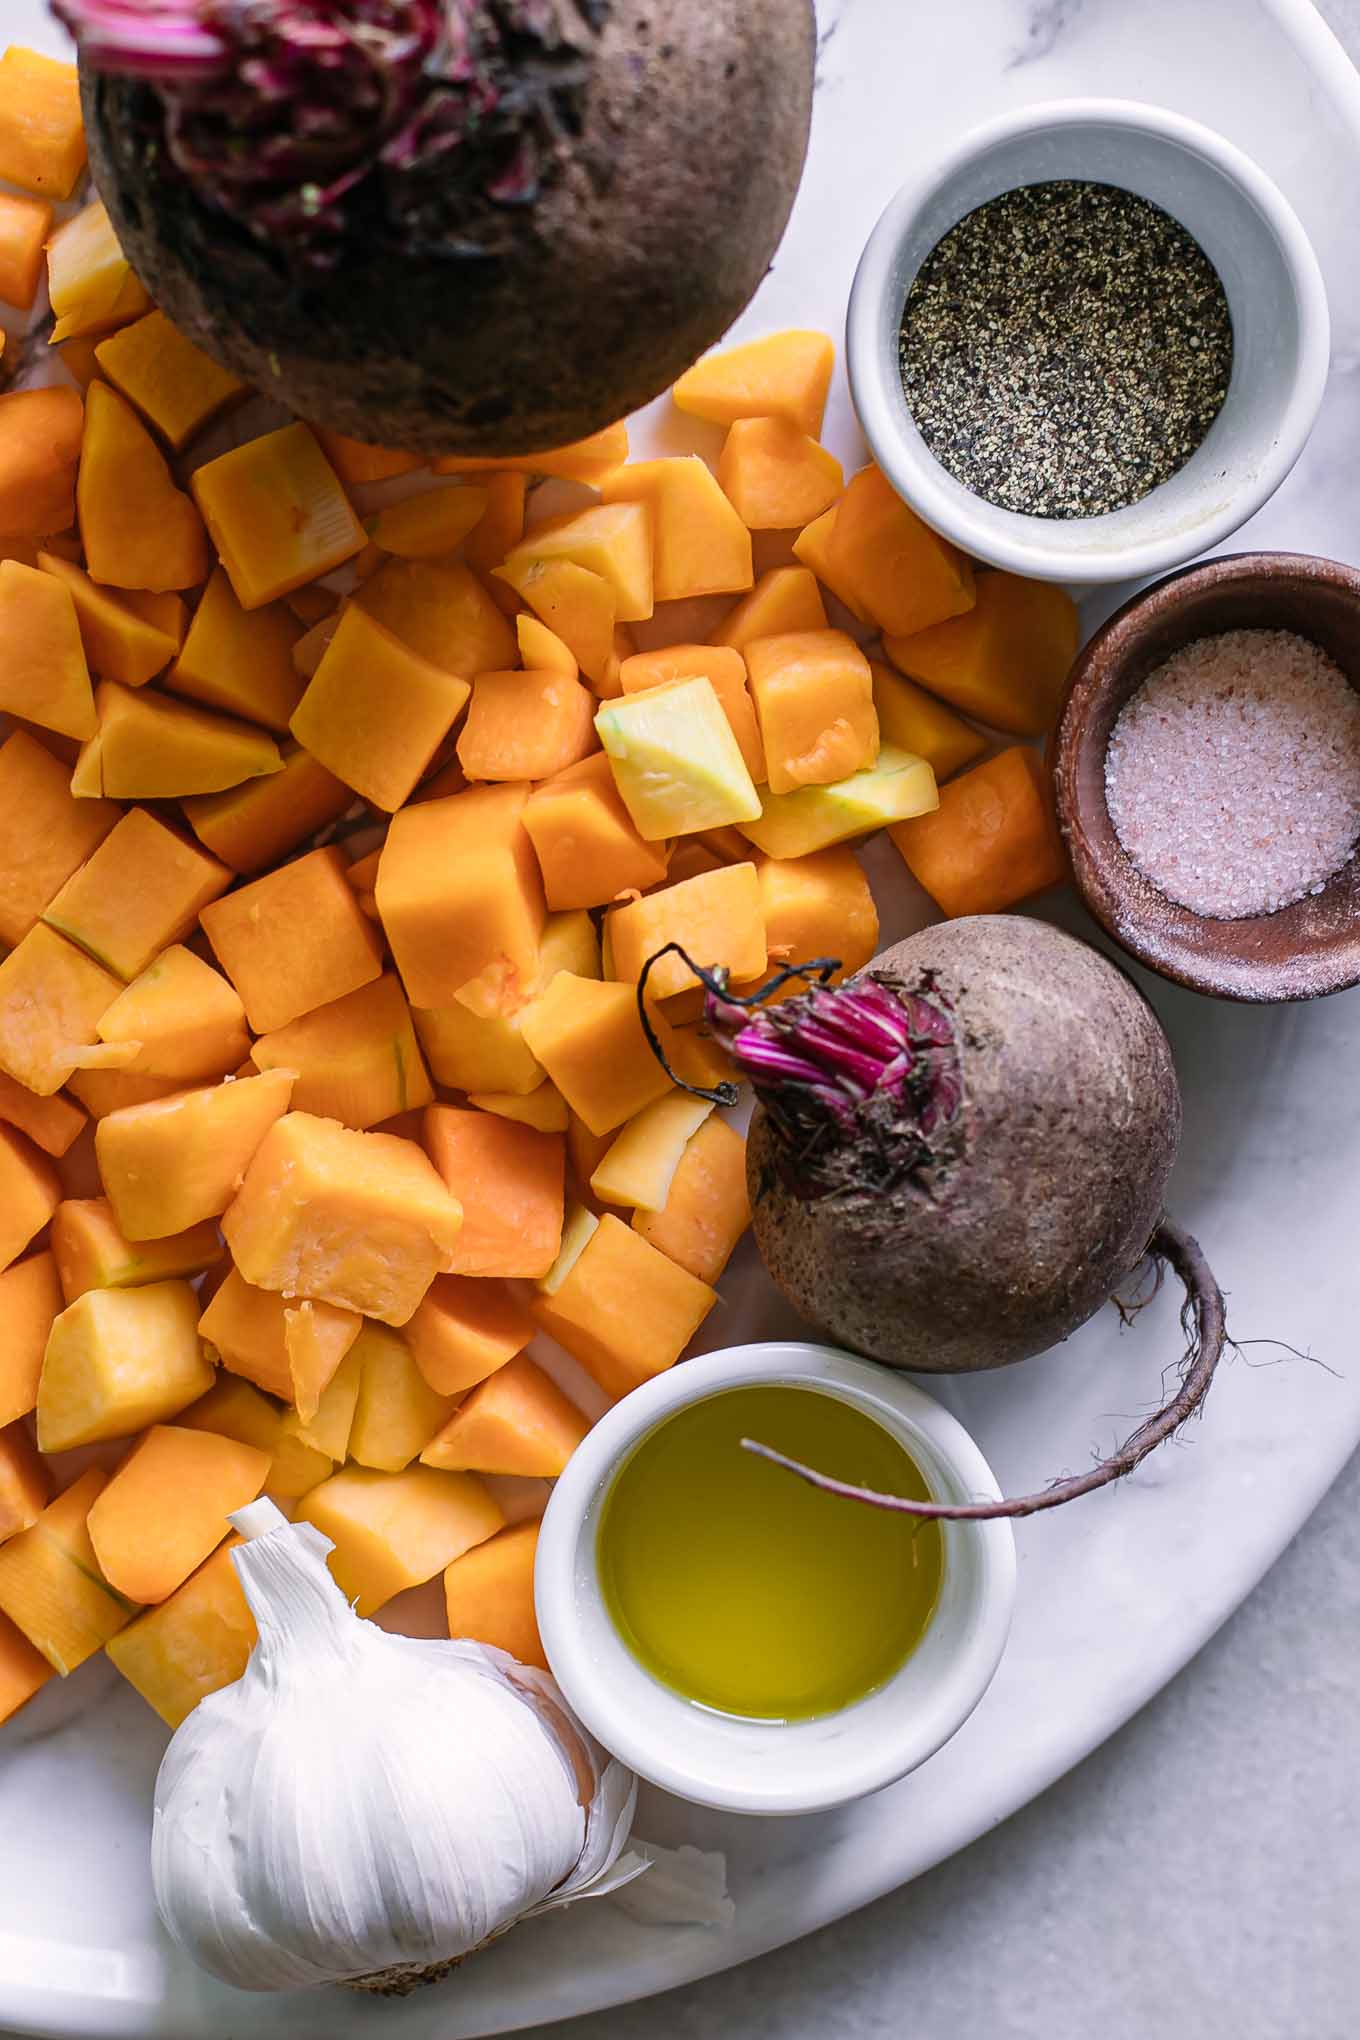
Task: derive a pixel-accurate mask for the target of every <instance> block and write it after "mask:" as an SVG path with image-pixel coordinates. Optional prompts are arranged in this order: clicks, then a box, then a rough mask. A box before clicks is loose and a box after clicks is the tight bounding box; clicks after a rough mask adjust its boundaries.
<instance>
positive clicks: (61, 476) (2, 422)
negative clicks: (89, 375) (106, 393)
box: [0, 386, 85, 541]
mask: <svg viewBox="0 0 1360 2040" xmlns="http://www.w3.org/2000/svg"><path fill="white" fill-rule="evenodd" d="M84 427H85V406H84V404H83V403H82V401H81V398H80V394H79V392H78V391H77V390H71V389H67V388H65V387H64V386H62V387H60V388H53V389H41V390H10V391H9V392H7V393H6V394H5V395H4V396H0V541H3V540H7V539H15V538H48V537H50V535H51V534H52V533H53V532H54V531H67V530H69V528H70V526H71V525H72V524H73V523H74V521H75V514H76V474H77V471H78V469H79V466H80V446H81V439H82V437H83V434H84Z"/></svg>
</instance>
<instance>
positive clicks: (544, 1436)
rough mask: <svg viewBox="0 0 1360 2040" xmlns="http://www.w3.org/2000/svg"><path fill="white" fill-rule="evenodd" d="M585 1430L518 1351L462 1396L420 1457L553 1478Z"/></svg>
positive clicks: (468, 1468) (452, 1466)
mask: <svg viewBox="0 0 1360 2040" xmlns="http://www.w3.org/2000/svg"><path fill="white" fill-rule="evenodd" d="M589 1429H590V1426H589V1424H588V1423H587V1421H586V1419H585V1417H584V1416H582V1414H581V1412H580V1410H578V1409H577V1407H576V1405H575V1403H573V1402H569V1401H568V1399H567V1397H566V1396H564V1395H563V1393H562V1391H561V1389H560V1388H559V1387H558V1386H557V1384H556V1382H554V1381H551V1380H549V1378H548V1376H547V1375H546V1374H545V1373H544V1372H543V1370H542V1369H541V1368H539V1367H535V1366H534V1364H533V1362H532V1360H530V1359H529V1358H528V1356H527V1355H526V1354H524V1353H519V1354H517V1355H516V1356H515V1358H514V1359H513V1360H507V1361H506V1363H505V1365H504V1367H500V1368H498V1369H497V1371H496V1372H495V1373H494V1374H492V1375H489V1376H488V1378H487V1379H486V1380H485V1381H483V1382H480V1383H479V1384H478V1386H477V1387H476V1388H474V1389H473V1390H472V1391H471V1393H470V1394H469V1395H467V1396H466V1397H465V1398H464V1400H463V1401H462V1402H461V1403H460V1404H459V1406H458V1408H457V1409H456V1410H454V1412H453V1414H452V1415H451V1416H450V1417H449V1418H448V1420H447V1422H446V1423H445V1425H444V1427H443V1429H442V1430H441V1431H440V1432H439V1433H438V1435H437V1436H436V1437H434V1438H432V1439H431V1440H430V1441H429V1443H428V1444H427V1445H426V1447H425V1450H424V1451H423V1452H422V1453H421V1455H420V1458H421V1463H422V1465H424V1466H442V1467H447V1468H448V1469H449V1471H450V1472H454V1473H510V1474H519V1475H521V1476H524V1477H525V1478H528V1479H531V1480H535V1479H536V1480H555V1479H556V1478H557V1476H558V1474H560V1473H562V1472H564V1471H565V1469H566V1464H567V1461H568V1460H569V1459H570V1458H571V1455H572V1453H573V1452H574V1451H575V1450H576V1448H577V1446H578V1445H579V1444H580V1442H581V1440H582V1439H583V1438H584V1437H585V1435H586V1432H587V1431H588V1430H589Z"/></svg>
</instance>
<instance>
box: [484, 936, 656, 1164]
mask: <svg viewBox="0 0 1360 2040" xmlns="http://www.w3.org/2000/svg"><path fill="white" fill-rule="evenodd" d="M654 1024H655V1025H656V1030H657V1034H658V1037H659V1038H660V1039H661V1041H662V1042H663V1045H664V1044H665V1043H666V1042H667V1040H668V1038H669V1030H668V1029H667V1028H666V1027H665V1025H664V1023H663V1022H661V1021H660V1020H656V1021H655V1022H654ZM520 1026H521V1030H522V1032H523V1035H524V1039H525V1041H526V1042H527V1043H528V1045H529V1047H530V1048H531V1049H532V1051H533V1053H534V1054H535V1055H536V1056H537V1058H538V1060H539V1061H540V1062H541V1063H542V1065H543V1067H544V1068H545V1069H546V1070H547V1072H548V1075H549V1076H550V1077H551V1078H552V1081H553V1082H554V1084H556V1086H557V1088H558V1090H559V1091H560V1092H561V1093H562V1096H563V1097H564V1098H565V1099H566V1101H567V1103H568V1105H569V1106H570V1107H571V1109H572V1111H573V1112H575V1113H577V1114H578V1115H579V1117H580V1118H582V1119H583V1120H584V1121H585V1123H586V1125H587V1126H588V1127H589V1128H590V1130H591V1132H592V1133H596V1134H601V1133H609V1132H610V1131H611V1130H612V1129H613V1128H614V1127H616V1126H622V1125H623V1122H624V1121H625V1120H626V1119H631V1118H632V1117H633V1116H634V1114H635V1113H638V1112H640V1111H641V1110H642V1108H643V1106H644V1105H650V1104H651V1102H652V1100H653V1098H659V1097H661V1096H662V1095H663V1093H665V1092H666V1091H667V1090H669V1089H670V1079H669V1077H667V1075H666V1072H665V1071H664V1070H663V1069H662V1067H661V1064H660V1063H659V1062H658V1060H657V1058H656V1056H655V1055H654V1053H653V1052H652V1049H651V1047H650V1045H649V1043H648V1041H647V1037H646V1035H645V1034H644V1033H643V1030H642V1021H641V1019H640V1017H639V1015H638V1004H637V992H636V990H635V988H634V987H633V986H632V985H626V984H602V983H597V982H595V981H594V980H592V979H589V978H580V977H576V976H575V975H574V974H573V973H572V972H570V971H560V972H559V973H558V975H557V976H556V977H555V978H554V979H553V981H552V983H551V984H550V985H549V986H548V988H547V990H546V991H545V992H544V993H542V994H541V996H540V997H539V998H537V999H536V1000H535V1001H534V1002H533V1004H532V1005H531V1006H528V1007H526V1009H525V1011H524V1013H523V1014H522V1015H521V1018H520Z"/></svg>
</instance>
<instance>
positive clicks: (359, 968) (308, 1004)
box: [200, 844, 382, 1034]
mask: <svg viewBox="0 0 1360 2040" xmlns="http://www.w3.org/2000/svg"><path fill="white" fill-rule="evenodd" d="M345 869H346V861H345V853H344V852H343V850H340V849H338V848H336V846H335V845H333V844H332V845H331V846H330V847H329V848H327V849H325V850H313V851H311V852H309V854H308V855H307V856H305V857H298V858H296V859H294V861H293V862H292V863H291V864H286V865H284V866H283V867H282V868H281V869H280V870H278V871H274V872H271V873H269V875H268V876H267V877H265V878H257V879H255V880H254V882H253V883H252V884H250V885H245V886H241V887H239V888H238V889H237V891H236V892H234V893H230V894H228V896H227V898H226V899H223V900H217V901H215V902H214V903H213V904H212V905H211V906H208V907H205V908H204V910H203V912H202V914H201V915H200V920H201V922H202V925H203V932H204V934H205V935H206V936H207V938H208V940H209V942H210V943H211V944H212V947H213V951H214V954H215V955H216V957H217V960H218V962H219V963H220V964H221V966H222V968H223V970H224V971H225V972H226V974H227V976H228V977H229V978H230V979H231V981H232V983H233V984H234V985H235V987H236V989H237V991H238V992H239V993H240V995H241V998H242V999H243V1001H244V1002H245V1009H246V1017H247V1019H248V1020H249V1022H250V1025H251V1027H252V1028H253V1029H254V1030H255V1032H256V1033H259V1034H266V1033H271V1032H272V1031H273V1030H274V1029H275V1028H278V1027H286V1026H287V1025H288V1023H289V1021H290V1020H296V1019H297V1018H298V1017H299V1016H300V1015H301V1014H303V1013H310V1012H312V1011H313V1010H314V1009H315V1008H316V1007H317V1006H326V1005H329V1004H330V1003H331V1002H332V1000H334V999H340V998H343V997H344V996H345V994H346V993H347V992H353V991H357V990H358V988H359V986H360V985H367V984H371V983H372V982H373V980H374V979H375V978H377V977H379V976H380V975H381V974H382V944H381V942H380V941H379V939H378V935H377V931H376V930H375V929H374V927H373V924H372V922H371V921H369V920H368V918H367V916H366V915H365V914H364V912H363V910H362V909H361V908H360V906H359V903H358V901H357V900H356V899H355V897H354V893H353V891H352V890H351V888H350V887H349V885H348V884H347V883H346V881H345Z"/></svg>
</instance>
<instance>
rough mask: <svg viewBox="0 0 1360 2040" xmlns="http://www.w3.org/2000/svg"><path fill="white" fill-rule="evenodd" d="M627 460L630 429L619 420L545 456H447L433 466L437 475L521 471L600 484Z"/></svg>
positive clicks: (543, 454)
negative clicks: (502, 469)
mask: <svg viewBox="0 0 1360 2040" xmlns="http://www.w3.org/2000/svg"><path fill="white" fill-rule="evenodd" d="M627 458H628V427H627V424H626V423H625V422H624V421H623V420H620V421H619V423H618V424H617V425H606V426H605V428H604V430H603V431H602V432H592V433H591V434H590V436H589V438H587V439H573V440H572V442H571V444H570V445H569V446H558V447H555V448H553V449H552V450H551V451H550V452H546V453H520V454H512V455H510V456H507V457H501V456H496V457H493V458H490V459H469V458H468V457H467V455H466V454H461V453H451V454H447V455H446V456H445V457H444V458H443V459H442V460H437V461H436V462H435V464H434V471H435V473H436V474H437V475H462V474H482V473H484V472H485V471H486V470H488V469H494V468H518V469H520V470H522V471H523V472H524V473H526V474H531V475H554V476H556V477H557V478H558V479H560V480H562V481H567V482H589V483H592V484H594V483H597V482H599V481H601V480H602V479H603V478H604V476H605V475H607V474H608V473H609V472H610V471H611V469H613V468H616V467H617V466H618V465H619V463H620V462H621V461H625V460H627Z"/></svg>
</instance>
